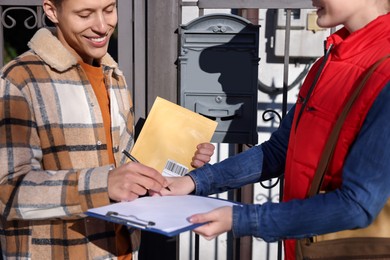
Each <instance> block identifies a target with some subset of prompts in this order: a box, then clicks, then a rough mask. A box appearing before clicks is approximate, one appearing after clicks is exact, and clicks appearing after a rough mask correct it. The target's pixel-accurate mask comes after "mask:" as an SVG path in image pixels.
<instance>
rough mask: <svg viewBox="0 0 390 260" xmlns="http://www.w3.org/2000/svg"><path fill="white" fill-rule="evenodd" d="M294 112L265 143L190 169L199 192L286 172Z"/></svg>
mask: <svg viewBox="0 0 390 260" xmlns="http://www.w3.org/2000/svg"><path fill="white" fill-rule="evenodd" d="M293 114H294V108H293V109H292V110H290V112H289V113H288V114H287V116H286V117H285V119H283V121H282V123H281V125H280V127H279V129H278V130H277V131H275V132H274V133H273V134H272V135H271V138H270V139H269V140H268V141H266V142H264V143H263V144H261V145H258V146H254V147H252V148H251V149H249V150H246V151H244V152H242V153H239V154H237V155H234V156H232V157H229V158H227V159H225V160H223V161H221V162H219V163H216V164H213V165H210V164H207V165H205V166H203V167H201V168H198V169H196V170H193V171H192V172H190V173H189V175H190V176H191V177H192V179H193V180H194V182H195V187H196V189H195V194H197V195H203V196H206V195H209V194H215V193H220V192H224V191H226V190H230V189H236V188H240V187H242V186H244V185H246V184H249V183H255V182H259V181H260V180H265V179H270V178H275V177H279V176H280V175H281V174H283V172H284V165H285V160H286V151H287V145H288V139H289V133H290V128H291V124H292V118H293Z"/></svg>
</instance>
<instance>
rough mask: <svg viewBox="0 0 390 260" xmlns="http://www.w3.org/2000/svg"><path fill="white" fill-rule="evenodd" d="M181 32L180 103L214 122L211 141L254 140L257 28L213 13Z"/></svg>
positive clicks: (192, 23)
mask: <svg viewBox="0 0 390 260" xmlns="http://www.w3.org/2000/svg"><path fill="white" fill-rule="evenodd" d="M179 34H180V42H181V44H180V54H179V60H178V66H179V85H180V86H179V87H180V105H182V106H183V107H186V108H188V109H190V110H193V111H195V112H197V113H199V114H202V115H204V116H206V117H208V118H211V119H213V120H215V121H217V122H218V127H217V130H216V133H215V134H214V136H213V139H212V142H217V143H236V144H256V143H257V141H258V138H257V81H258V63H259V57H258V52H259V50H258V49H259V26H258V25H253V24H252V23H250V22H249V21H248V20H246V19H244V18H242V17H239V16H236V15H231V14H212V15H205V16H201V17H199V18H196V19H195V20H193V21H191V22H189V23H188V24H186V25H182V26H180V29H179Z"/></svg>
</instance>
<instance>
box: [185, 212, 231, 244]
mask: <svg viewBox="0 0 390 260" xmlns="http://www.w3.org/2000/svg"><path fill="white" fill-rule="evenodd" d="M232 216H233V209H232V207H229V206H227V207H220V208H217V209H215V210H212V211H210V212H207V213H204V214H196V215H192V216H191V217H189V221H190V222H191V223H194V224H196V223H206V222H207V223H206V224H204V225H202V226H200V227H197V228H196V229H194V232H195V233H197V234H199V235H201V236H203V237H204V238H205V239H207V240H211V239H214V238H215V237H217V236H219V235H220V234H222V233H225V232H227V231H229V230H231V229H232V223H233V217H232Z"/></svg>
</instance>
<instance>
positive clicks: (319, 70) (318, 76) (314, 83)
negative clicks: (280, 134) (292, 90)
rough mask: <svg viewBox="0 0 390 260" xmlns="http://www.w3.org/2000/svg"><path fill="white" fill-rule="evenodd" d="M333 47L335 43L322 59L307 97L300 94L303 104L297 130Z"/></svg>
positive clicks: (296, 125)
mask: <svg viewBox="0 0 390 260" xmlns="http://www.w3.org/2000/svg"><path fill="white" fill-rule="evenodd" d="M332 48H333V44H330V45H329V48H328V49H327V50H326V52H325V55H324V59H323V60H322V63H321V66H320V68H319V69H318V71H317V73H316V76H315V78H314V80H313V82H312V83H311V86H310V88H309V91H308V92H307V95H306V97H305V98H304V97H302V96H299V97H300V100H301V101H302V106H301V109H300V110H299V113H298V117H297V121H296V124H295V131H297V127H298V123H299V121H300V120H301V116H302V114H303V111H304V110H305V107H306V105H307V102H308V101H309V99H310V97H311V94H312V93H313V90H314V88H315V86H316V85H317V82H318V79H319V78H320V75H321V73H322V71H323V70H324V68H325V64H326V62H327V61H328V59H329V54H330V51H331V50H332Z"/></svg>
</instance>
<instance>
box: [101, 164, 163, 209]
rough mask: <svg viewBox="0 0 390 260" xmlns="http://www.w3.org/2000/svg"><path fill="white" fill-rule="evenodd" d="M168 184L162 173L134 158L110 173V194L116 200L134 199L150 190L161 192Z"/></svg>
mask: <svg viewBox="0 0 390 260" xmlns="http://www.w3.org/2000/svg"><path fill="white" fill-rule="evenodd" d="M167 186H168V182H167V180H166V179H165V178H164V177H163V176H162V175H161V173H159V172H158V171H157V170H155V169H153V168H151V167H148V166H146V165H143V164H141V163H138V162H134V160H132V162H130V163H125V164H123V165H121V166H119V167H117V168H114V169H113V170H111V171H110V173H109V174H108V195H109V197H110V199H112V200H114V201H132V200H134V199H136V198H138V197H139V196H142V195H145V194H147V192H148V191H155V192H160V191H161V190H162V189H163V188H164V187H167Z"/></svg>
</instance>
